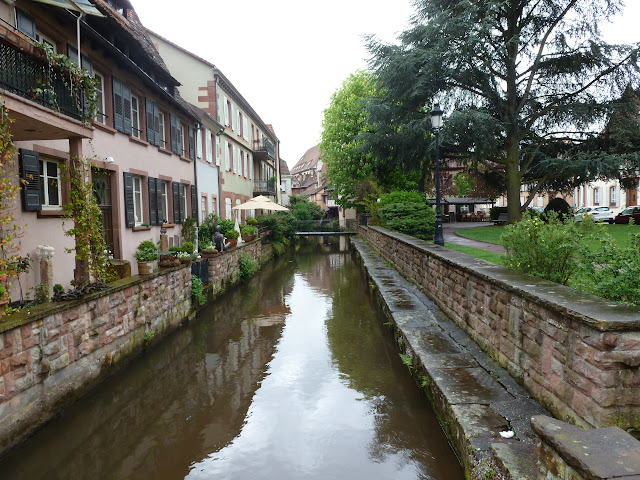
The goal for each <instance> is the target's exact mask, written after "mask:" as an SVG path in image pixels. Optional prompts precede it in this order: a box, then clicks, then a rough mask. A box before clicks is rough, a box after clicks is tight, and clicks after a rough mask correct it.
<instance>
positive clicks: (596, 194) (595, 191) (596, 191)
mask: <svg viewBox="0 0 640 480" xmlns="http://www.w3.org/2000/svg"><path fill="white" fill-rule="evenodd" d="M593 204H594V205H596V206H598V205H600V189H599V188H594V189H593Z"/></svg>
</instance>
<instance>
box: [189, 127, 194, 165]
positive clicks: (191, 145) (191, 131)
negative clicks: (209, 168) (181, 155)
mask: <svg viewBox="0 0 640 480" xmlns="http://www.w3.org/2000/svg"><path fill="white" fill-rule="evenodd" d="M189 158H190V159H191V160H195V159H196V129H195V128H193V127H192V126H191V125H189Z"/></svg>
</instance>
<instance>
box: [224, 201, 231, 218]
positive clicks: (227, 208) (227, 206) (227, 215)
mask: <svg viewBox="0 0 640 480" xmlns="http://www.w3.org/2000/svg"><path fill="white" fill-rule="evenodd" d="M224 210H225V212H224V213H225V218H226V219H227V220H231V199H230V198H225V199H224Z"/></svg>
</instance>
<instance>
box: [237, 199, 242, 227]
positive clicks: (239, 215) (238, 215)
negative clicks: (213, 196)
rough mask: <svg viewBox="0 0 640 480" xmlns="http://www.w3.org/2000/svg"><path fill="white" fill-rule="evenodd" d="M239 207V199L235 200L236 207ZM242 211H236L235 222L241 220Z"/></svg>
mask: <svg viewBox="0 0 640 480" xmlns="http://www.w3.org/2000/svg"><path fill="white" fill-rule="evenodd" d="M239 205H240V199H239V198H237V199H236V207H237V206H239ZM241 214H242V210H236V220H237V221H238V222H239V221H240V219H241V218H242V215H241Z"/></svg>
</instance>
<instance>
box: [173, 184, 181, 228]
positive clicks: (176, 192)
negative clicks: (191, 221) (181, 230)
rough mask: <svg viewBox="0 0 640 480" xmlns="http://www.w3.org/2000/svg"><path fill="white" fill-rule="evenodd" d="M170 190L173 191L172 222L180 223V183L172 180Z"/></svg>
mask: <svg viewBox="0 0 640 480" xmlns="http://www.w3.org/2000/svg"><path fill="white" fill-rule="evenodd" d="M171 191H172V193H173V223H180V184H179V183H178V182H172V183H171Z"/></svg>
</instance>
